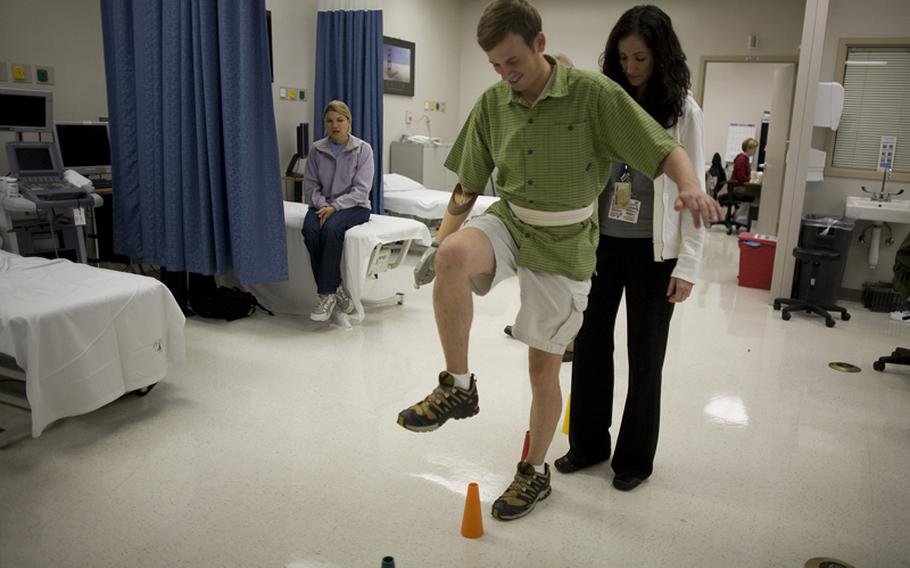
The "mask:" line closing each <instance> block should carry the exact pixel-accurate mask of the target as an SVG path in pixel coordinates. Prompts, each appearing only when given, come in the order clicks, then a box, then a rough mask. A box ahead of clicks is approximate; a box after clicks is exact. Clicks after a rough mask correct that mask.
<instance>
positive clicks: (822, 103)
mask: <svg viewBox="0 0 910 568" xmlns="http://www.w3.org/2000/svg"><path fill="white" fill-rule="evenodd" d="M843 112H844V87H843V86H842V85H841V84H840V83H819V84H818V91H817V92H816V95H815V122H813V125H814V126H824V127H827V128H830V129H831V130H837V127H838V125H839V124H840V115H841V113H843Z"/></svg>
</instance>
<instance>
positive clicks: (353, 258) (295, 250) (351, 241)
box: [246, 201, 432, 322]
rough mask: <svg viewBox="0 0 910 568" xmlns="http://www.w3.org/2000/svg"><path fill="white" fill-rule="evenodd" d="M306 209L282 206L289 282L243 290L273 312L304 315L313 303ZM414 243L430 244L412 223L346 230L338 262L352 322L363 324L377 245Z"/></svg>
mask: <svg viewBox="0 0 910 568" xmlns="http://www.w3.org/2000/svg"><path fill="white" fill-rule="evenodd" d="M307 209H308V206H307V205H306V204H303V203H296V202H292V201H285V202H284V220H285V226H286V228H287V231H286V232H287V241H288V280H287V281H286V282H276V283H271V284H251V285H247V286H246V288H247V289H248V290H250V291H251V292H253V294H254V295H255V296H256V298H257V299H258V300H259V301H260V303H262V305H264V306H265V307H267V308H269V309H270V310H272V311H275V312H279V313H285V314H294V315H306V314H309V313H310V312H311V311H312V310H313V305H314V304H315V303H316V282H315V280H314V279H313V270H312V268H311V267H310V254H309V252H308V251H307V248H306V243H305V242H304V241H303V233H302V232H301V230H302V229H303V220H304V218H305V217H306V212H307ZM404 240H413V241H415V242H417V243H419V244H422V245H429V244H430V243H431V242H432V237H431V236H430V231H429V229H427V227H426V225H424V224H423V223H420V222H418V221H415V220H413V219H404V218H401V217H389V216H386V215H370V220H369V221H368V222H366V223H364V224H362V225H357V226H356V227H353V228H351V229H349V230H348V232H347V233H345V236H344V253H343V254H342V258H341V278H342V281H343V282H344V285H345V287H346V288H347V290H348V293H349V294H350V295H351V299H352V300H353V301H354V307H355V312H354V313H353V314H351V318H350V319H351V320H352V321H355V322H356V321H362V320H363V317H364V311H363V284H364V281H365V280H366V277H367V269H368V268H369V263H370V255H371V254H372V252H373V249H374V248H375V247H376V245H379V244H385V243H393V242H397V241H404Z"/></svg>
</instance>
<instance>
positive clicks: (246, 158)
mask: <svg viewBox="0 0 910 568" xmlns="http://www.w3.org/2000/svg"><path fill="white" fill-rule="evenodd" d="M101 18H102V30H103V34H104V61H105V71H106V76H107V98H108V111H109V114H110V132H111V154H112V156H111V157H112V167H113V176H114V182H115V188H114V196H113V198H114V249H115V251H116V252H118V253H121V254H125V255H128V256H130V257H132V258H134V259H140V260H142V261H145V262H150V263H154V264H159V265H161V266H162V267H164V268H166V269H168V270H170V271H183V270H186V271H190V272H198V273H202V274H220V273H223V272H227V271H231V270H233V271H234V273H235V274H236V275H237V277H238V278H239V279H240V280H241V281H242V282H246V283H254V282H275V281H282V280H287V273H288V269H287V245H286V240H285V229H284V210H283V205H282V198H281V180H280V177H279V176H280V171H281V170H280V165H279V163H278V141H277V137H276V133H275V114H274V109H273V108H272V92H271V79H270V75H269V46H268V30H267V28H266V12H265V4H264V0H193V1H192V2H189V1H185V0H101Z"/></svg>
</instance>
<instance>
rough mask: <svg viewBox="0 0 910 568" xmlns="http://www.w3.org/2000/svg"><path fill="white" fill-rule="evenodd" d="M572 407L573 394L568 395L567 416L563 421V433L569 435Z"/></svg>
mask: <svg viewBox="0 0 910 568" xmlns="http://www.w3.org/2000/svg"><path fill="white" fill-rule="evenodd" d="M570 408H572V395H569V396H568V397H566V418H565V420H563V422H562V433H563V434H565V435H567V436H568V435H569V409H570Z"/></svg>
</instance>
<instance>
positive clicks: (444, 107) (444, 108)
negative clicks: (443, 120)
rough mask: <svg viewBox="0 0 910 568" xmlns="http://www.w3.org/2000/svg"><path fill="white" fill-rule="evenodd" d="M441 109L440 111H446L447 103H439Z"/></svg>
mask: <svg viewBox="0 0 910 568" xmlns="http://www.w3.org/2000/svg"><path fill="white" fill-rule="evenodd" d="M439 111H440V112H445V111H446V104H445V103H439Z"/></svg>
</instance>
